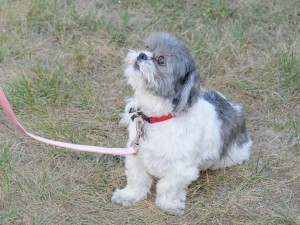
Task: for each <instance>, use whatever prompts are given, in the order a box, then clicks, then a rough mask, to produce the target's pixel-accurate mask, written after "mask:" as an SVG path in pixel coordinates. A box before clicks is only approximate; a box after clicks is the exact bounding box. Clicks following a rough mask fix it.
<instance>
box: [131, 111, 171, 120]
mask: <svg viewBox="0 0 300 225" xmlns="http://www.w3.org/2000/svg"><path fill="white" fill-rule="evenodd" d="M129 113H134V114H133V115H132V116H131V120H132V121H134V119H135V118H137V117H141V118H142V119H143V120H145V121H147V122H148V123H159V122H163V121H166V120H169V119H172V118H174V117H175V115H174V114H172V113H169V114H168V115H163V116H157V117H148V116H146V115H145V114H144V113H143V112H141V111H138V110H137V111H135V109H133V108H131V109H130V110H129Z"/></svg>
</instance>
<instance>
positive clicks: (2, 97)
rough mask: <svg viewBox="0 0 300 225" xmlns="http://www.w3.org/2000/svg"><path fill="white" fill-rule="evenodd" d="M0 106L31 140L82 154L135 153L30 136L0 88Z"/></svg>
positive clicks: (134, 151) (132, 148) (132, 149)
mask: <svg viewBox="0 0 300 225" xmlns="http://www.w3.org/2000/svg"><path fill="white" fill-rule="evenodd" d="M0 105H1V107H2V108H3V110H4V112H5V114H6V116H7V117H8V120H9V121H10V122H11V123H12V124H14V125H15V126H16V127H17V128H18V129H19V130H20V131H22V132H23V133H24V134H26V135H27V136H29V137H31V138H32V139H34V140H37V141H39V142H42V143H46V144H49V145H53V146H56V147H61V148H67V149H70V150H75V151H82V152H94V153H104V154H111V155H135V154H136V153H137V149H136V148H134V147H128V148H105V147H98V146H91V145H77V144H71V143H66V142H60V141H54V140H50V139H46V138H43V137H40V136H37V135H34V134H31V133H29V132H28V131H27V130H26V129H25V128H24V127H23V126H22V125H21V124H20V123H19V121H18V120H17V118H16V116H15V114H14V112H13V110H12V108H11V106H10V105H9V102H8V100H7V98H6V96H5V94H4V92H3V90H2V88H0Z"/></svg>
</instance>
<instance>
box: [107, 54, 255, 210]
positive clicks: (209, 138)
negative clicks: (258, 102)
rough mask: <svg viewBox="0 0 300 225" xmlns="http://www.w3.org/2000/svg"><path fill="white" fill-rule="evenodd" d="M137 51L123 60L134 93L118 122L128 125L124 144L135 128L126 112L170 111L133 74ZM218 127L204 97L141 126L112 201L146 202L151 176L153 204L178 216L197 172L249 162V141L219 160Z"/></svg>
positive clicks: (157, 112) (141, 79)
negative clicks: (185, 108) (124, 182)
mask: <svg viewBox="0 0 300 225" xmlns="http://www.w3.org/2000/svg"><path fill="white" fill-rule="evenodd" d="M139 53H140V52H136V51H131V52H130V53H129V54H128V56H127V58H126V61H127V63H128V64H129V65H128V66H127V68H126V69H125V75H126V76H127V77H128V83H129V84H130V85H131V86H132V87H133V89H134V90H135V93H134V97H132V98H131V99H129V100H128V103H127V106H126V108H125V113H124V114H123V115H122V117H123V118H122V120H121V123H122V124H123V125H128V131H129V140H128V145H130V143H131V142H132V140H133V139H134V138H135V136H136V126H135V122H132V121H131V119H130V114H129V113H128V111H129V108H139V109H141V110H142V111H143V112H144V113H145V114H146V115H150V116H159V115H166V114H168V113H169V112H171V111H172V104H171V103H170V102H169V101H167V100H164V99H162V98H160V97H158V96H155V95H153V94H151V93H149V92H148V91H147V90H146V89H145V86H144V85H145V84H144V82H145V81H144V80H145V79H144V78H142V77H141V76H142V75H141V73H140V72H139V71H136V70H134V68H133V63H134V62H135V59H136V57H137V56H138V55H139ZM149 79H150V78H149ZM238 110H241V109H238ZM220 126H221V125H220V122H219V120H218V118H217V113H216V111H215V109H214V106H213V105H212V104H211V103H209V102H207V101H205V100H204V99H203V98H200V99H199V101H198V102H197V103H196V104H194V105H193V106H192V107H191V108H190V109H189V110H188V111H187V112H184V113H181V114H180V115H176V117H175V118H173V119H170V120H166V121H163V122H159V123H154V124H149V123H147V122H145V124H144V130H145V137H144V138H141V139H140V150H139V152H138V154H137V155H136V156H127V157H126V161H125V164H126V176H127V185H126V187H125V188H124V189H117V190H116V191H115V192H114V194H113V196H112V201H113V202H114V203H118V204H121V205H130V204H132V203H135V202H137V201H139V200H142V199H145V198H146V197H147V193H148V192H149V191H150V188H151V184H152V177H156V178H158V182H157V189H156V192H157V196H156V204H157V206H158V207H159V208H160V209H162V210H163V211H165V212H167V213H169V214H172V215H182V214H183V213H184V209H185V199H186V189H187V187H188V185H189V184H190V183H191V182H192V181H195V180H196V179H197V178H198V177H199V171H200V170H206V169H219V168H225V167H227V166H231V165H233V164H239V163H243V162H244V161H245V160H247V159H248V158H249V155H250V146H251V142H248V143H247V144H245V145H243V146H242V147H239V146H237V145H233V146H230V148H229V150H228V156H227V157H225V158H223V159H221V158H220V157H221V156H220V155H221V154H220V146H221V144H222V140H221V136H220Z"/></svg>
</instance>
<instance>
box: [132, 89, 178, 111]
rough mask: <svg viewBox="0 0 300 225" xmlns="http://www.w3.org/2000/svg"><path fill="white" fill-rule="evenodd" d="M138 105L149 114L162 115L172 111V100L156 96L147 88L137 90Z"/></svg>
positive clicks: (135, 94)
mask: <svg viewBox="0 0 300 225" xmlns="http://www.w3.org/2000/svg"><path fill="white" fill-rule="evenodd" d="M134 96H135V98H136V100H137V107H138V108H139V109H140V110H141V111H142V112H143V113H144V114H145V115H147V116H162V115H168V114H169V113H172V109H173V107H172V103H171V102H170V100H168V99H165V98H161V97H159V96H156V95H154V94H152V93H150V92H149V91H146V90H142V91H141V90H135V92H134Z"/></svg>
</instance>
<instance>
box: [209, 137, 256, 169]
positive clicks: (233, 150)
mask: <svg viewBox="0 0 300 225" xmlns="http://www.w3.org/2000/svg"><path fill="white" fill-rule="evenodd" d="M251 145H252V141H249V142H247V143H244V144H243V145H242V146H237V145H236V144H234V145H232V146H231V147H230V149H229V151H228V153H227V155H226V156H224V157H223V158H221V159H220V160H219V161H218V162H216V163H215V164H213V165H212V166H211V167H210V168H209V169H211V170H217V169H221V168H226V167H229V166H232V165H235V164H242V163H243V162H245V161H247V160H248V159H249V157H250V147H251Z"/></svg>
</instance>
